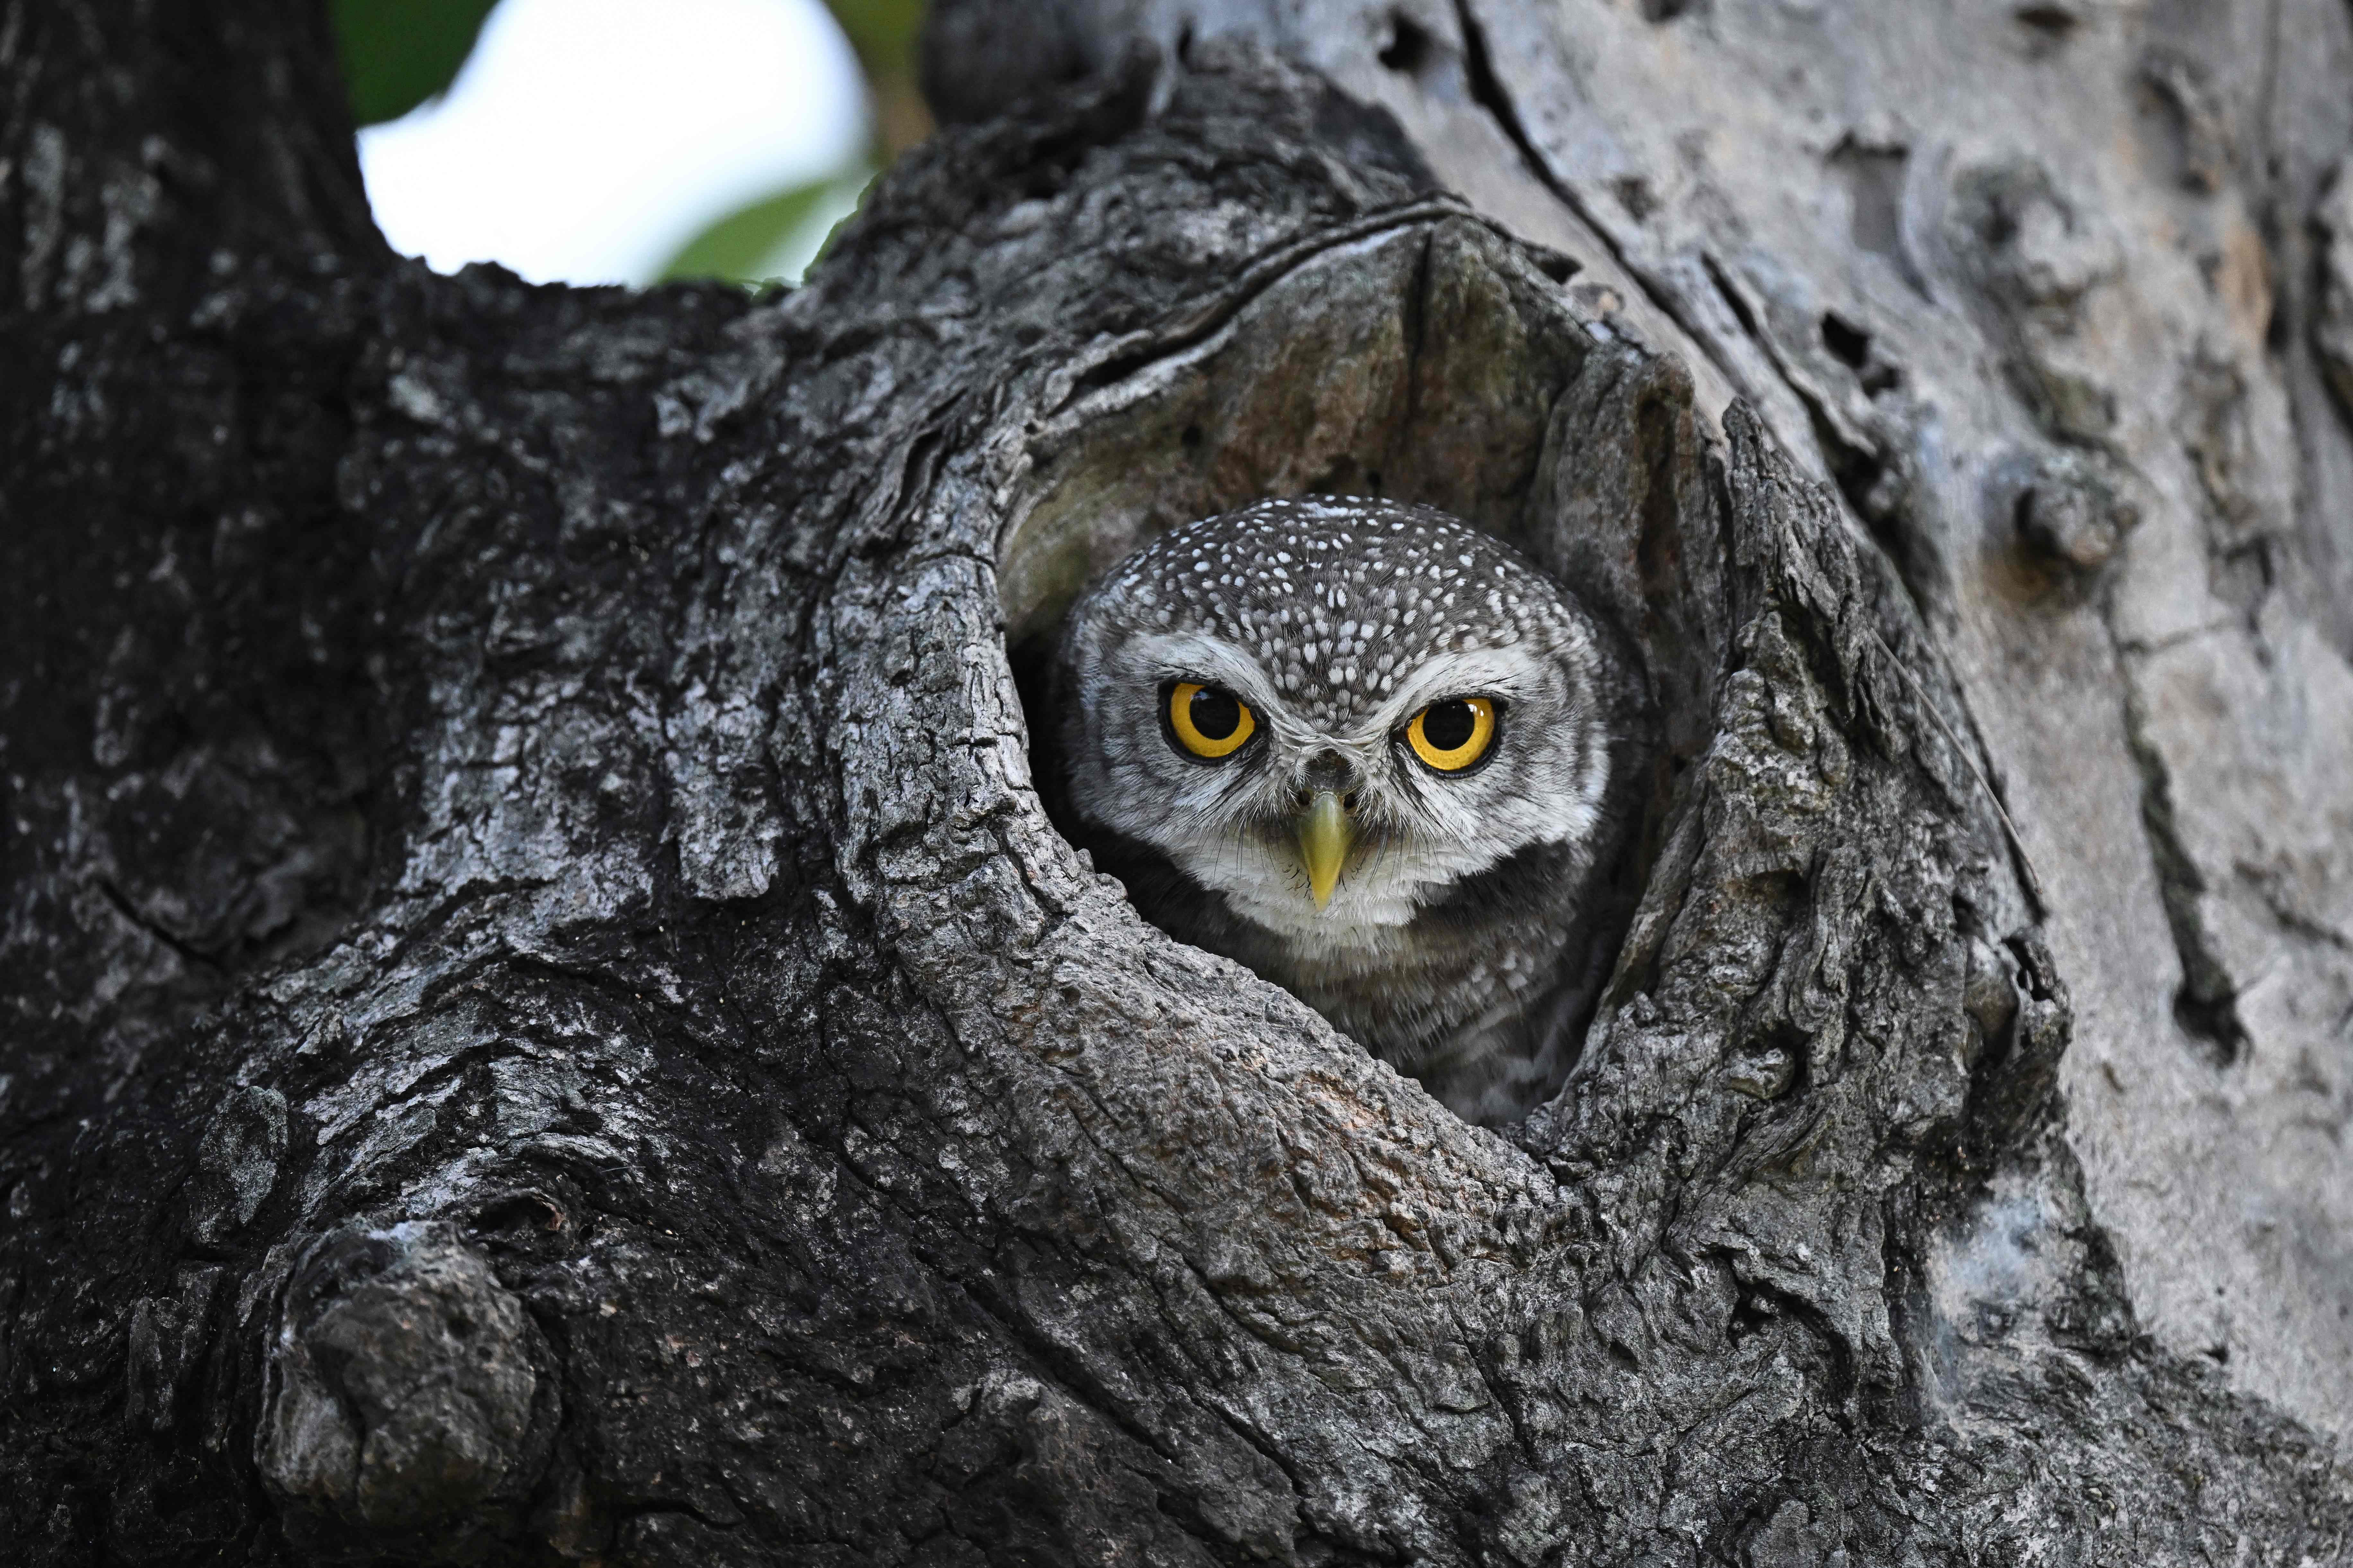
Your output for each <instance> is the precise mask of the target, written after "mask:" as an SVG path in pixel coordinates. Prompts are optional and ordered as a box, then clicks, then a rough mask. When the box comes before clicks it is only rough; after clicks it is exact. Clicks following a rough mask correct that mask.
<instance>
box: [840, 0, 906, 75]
mask: <svg viewBox="0 0 2353 1568" xmlns="http://www.w3.org/2000/svg"><path fill="white" fill-rule="evenodd" d="M825 8H826V9H827V10H828V11H830V12H832V13H833V19H834V20H835V21H837V22H839V23H840V24H841V30H842V32H843V33H844V34H846V35H847V36H848V37H849V47H851V48H853V49H856V50H857V51H858V63H859V64H860V65H861V66H863V67H865V68H866V75H867V79H869V80H870V81H871V80H873V79H877V78H882V77H904V78H907V79H911V80H912V79H913V77H914V74H915V36H916V35H917V34H918V33H920V32H922V31H923V0H826V3H825Z"/></svg>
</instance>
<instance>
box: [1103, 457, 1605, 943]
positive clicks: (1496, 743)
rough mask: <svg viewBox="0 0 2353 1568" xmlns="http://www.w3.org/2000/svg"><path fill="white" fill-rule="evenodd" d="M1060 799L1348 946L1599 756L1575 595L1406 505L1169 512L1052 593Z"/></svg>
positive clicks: (1261, 917)
mask: <svg viewBox="0 0 2353 1568" xmlns="http://www.w3.org/2000/svg"><path fill="white" fill-rule="evenodd" d="M1071 616H1072V618H1071V629H1070V631H1069V633H1068V634H1067V637H1066V642H1065V647H1064V650H1063V660H1064V664H1065V668H1066V670H1067V671H1068V673H1069V675H1070V677H1071V679H1070V681H1069V684H1068V686H1067V687H1066V690H1068V691H1069V692H1070V693H1071V695H1072V696H1073V697H1074V698H1075V700H1076V703H1077V709H1076V710H1075V711H1074V712H1071V714H1070V715H1069V716H1068V718H1067V720H1066V723H1068V724H1069V725H1070V726H1071V733H1070V736H1069V740H1070V745H1069V758H1070V765H1071V798H1072V802H1073V804H1074V805H1076V806H1077V807H1078V808H1079V810H1080V811H1081V812H1082V814H1083V815H1084V816H1086V817H1087V818H1088V819H1089V820H1091V821H1092V822H1094V823H1097V824H1099V825H1101V826H1103V827H1106V828H1109V829H1112V830H1113V831H1115V832H1117V833H1120V834H1122V835H1124V836H1126V837H1129V838H1131V839H1134V840H1137V841H1139V842H1141V843H1143V844H1145V845H1149V846H1150V847H1153V848H1154V849H1155V850H1157V851H1158V852H1159V853H1161V854H1163V855H1165V856H1166V857H1167V858H1168V859H1169V860H1170V861H1171V862H1173V863H1174V864H1175V865H1176V868H1178V869H1180V870H1181V871H1183V872H1184V873H1185V874H1186V875H1187V877H1190V878H1191V879H1194V880H1195V881H1196V882H1198V883H1199V884H1200V885H1201V886H1203V887H1205V888H1208V889H1213V890H1215V891H1216V892H1217V893H1219V894H1220V895H1222V896H1223V898H1224V899H1225V901H1226V902H1227V903H1228V904H1229V906H1230V907H1231V908H1232V909H1233V910H1234V912H1235V913H1236V914H1238V915H1240V916H1242V917H1243V918H1245V919H1248V920H1250V921H1256V922H1258V923H1259V924H1261V925H1262V926H1264V927H1266V928H1267V929H1268V930H1270V931H1275V932H1279V933H1282V934H1283V935H1285V936H1286V937H1287V938H1290V939H1293V940H1296V941H1298V942H1303V943H1306V944H1308V945H1310V946H1313V947H1315V948H1318V949H1322V948H1329V947H1333V946H1335V945H1337V946H1354V947H1356V948H1359V949H1364V948H1367V947H1371V946H1377V945H1379V944H1380V943H1381V942H1384V941H1387V940H1388V937H1385V936H1383V934H1382V933H1383V932H1388V933H1392V934H1394V933H1395V932H1396V931H1397V930H1398V928H1400V927H1403V926H1406V925H1409V924H1410V923H1411V922H1412V921H1414V920H1415V919H1416V918H1417V916H1418V915H1419V911H1420V910H1422V909H1423V908H1424V907H1425V906H1427V905H1428V904H1429V903H1430V900H1432V898H1434V897H1437V896H1440V895H1441V894H1442V893H1443V892H1444V890H1445V889H1449V888H1450V887H1451V886H1453V885H1454V884H1456V883H1458V882H1460V881H1461V879H1463V878H1466V877H1470V876H1474V875H1477V874H1478V873H1480V872H1482V871H1484V870H1486V869H1487V868H1490V867H1493V866H1494V865H1495V864H1497V863H1498V862H1499V861H1501V860H1503V859H1504V858H1506V857H1509V856H1511V855H1514V854H1515V853H1517V852H1519V851H1521V850H1523V849H1525V848H1526V847H1529V846H1531V845H1537V844H1556V843H1561V842H1564V841H1567V840H1569V839H1572V838H1576V837H1579V836H1581V835H1583V834H1584V833H1586V832H1587V831H1588V829H1589V828H1590V827H1591V826H1592V825H1593V823H1594V821H1595V820H1596V813H1597V811H1598V809H1599V800H1600V795H1601V789H1602V785H1603V783H1604V780H1605V779H1606V777H1607V773H1608V765H1609V759H1608V747H1607V742H1606V737H1605V736H1604V735H1603V734H1602V733H1601V729H1600V721H1599V702H1598V700H1597V697H1596V692H1595V689H1594V684H1595V679H1596V673H1597V669H1598V666H1597V664H1596V654H1595V651H1594V645H1593V642H1592V634H1591V631H1590V628H1589V626H1588V623H1587V621H1586V620H1585V618H1584V616H1582V614H1581V613H1580V612H1579V611H1577V609H1576V608H1575V607H1574V606H1573V605H1570V604H1569V603H1568V602H1567V600H1566V599H1565V597H1564V596H1563V595H1562V594H1561V593H1560V590H1559V589H1558V588H1557V587H1556V585H1555V584H1553V583H1552V582H1551V581H1550V580H1549V579H1547V578H1546V577H1545V576H1544V575H1543V574H1540V573H1538V572H1536V571H1535V569H1534V568H1533V567H1531V566H1529V565H1528V564H1527V563H1525V562H1524V561H1522V560H1521V559H1520V558H1519V557H1518V556H1516V555H1514V553H1512V552H1511V551H1510V550H1508V549H1506V548H1505V547H1504V546H1503V545H1502V544H1501V543H1499V542H1496V541H1495V540H1494V539H1493V538H1492V537H1490V536H1488V535H1486V534H1483V533H1480V532H1478V531H1475V530H1473V529H1472V528H1470V527H1469V526H1468V525H1466V524H1463V523H1461V522H1458V521H1454V520H1453V519H1451V518H1448V517H1445V516H1444V515H1443V514H1440V513H1437V512H1433V511H1430V510H1429V509H1427V508H1421V507H1407V506H1399V505H1398V504H1396V503H1394V502H1387V501H1379V500H1350V501H1340V500H1294V501H1266V502H1261V503H1260V504H1259V505H1257V506H1254V507H1249V508H1245V509H1243V510H1240V511H1238V512H1230V513H1228V514H1226V515H1225V516H1223V517H1219V518H1211V519H1208V520H1207V521H1202V522H1197V523H1190V524H1187V525H1185V526H1183V527H1181V528H1177V529H1175V530H1173V531H1170V532H1168V533H1166V534H1165V535H1163V536H1162V537H1161V538H1159V539H1158V540H1156V541H1155V542H1152V543H1151V544H1149V545H1146V546H1145V548H1144V549H1142V550H1140V551H1138V552H1136V553H1135V554H1134V555H1133V556H1131V557H1129V558H1128V560H1127V561H1126V562H1125V563H1123V564H1122V565H1121V566H1120V567H1119V568H1118V569H1117V570H1116V571H1115V572H1113V574H1112V575H1111V576H1110V577H1109V578H1108V579H1106V580H1105V581H1104V582H1103V583H1102V584H1100V585H1099V586H1097V588H1096V589H1095V590H1094V591H1093V592H1092V594H1090V595H1088V596H1087V598H1086V599H1084V600H1082V602H1081V603H1080V605H1078V606H1076V607H1075V608H1074V609H1073V610H1072V612H1071Z"/></svg>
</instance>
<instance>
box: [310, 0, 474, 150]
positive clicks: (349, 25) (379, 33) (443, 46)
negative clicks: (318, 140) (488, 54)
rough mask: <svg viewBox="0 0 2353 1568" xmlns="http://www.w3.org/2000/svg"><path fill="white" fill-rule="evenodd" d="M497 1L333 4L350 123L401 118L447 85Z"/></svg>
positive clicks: (347, 0)
mask: <svg viewBox="0 0 2353 1568" xmlns="http://www.w3.org/2000/svg"><path fill="white" fill-rule="evenodd" d="M494 4H496V0H333V17H334V25H335V52H336V53H337V54H338V55H339V56H340V57H341V58H342V60H343V89H344V90H345V91H346V92H348V93H349V94H350V95H351V100H352V123H353V124H354V125H375V124H376V123H378V122H379V121H386V120H397V119H399V118H400V117H401V116H402V115H404V114H406V113H407V112H408V111H409V110H412V109H414V108H416V107H417V105H418V104H420V103H422V102H424V101H425V100H427V99H428V98H431V97H432V96H433V95H434V94H435V93H437V92H439V91H440V90H441V89H443V88H446V87H448V85H449V82H450V79H452V78H453V77H455V76H456V75H457V74H458V68H459V66H462V65H464V64H465V63H466V57H467V55H469V54H470V53H471V52H472V51H473V47H474V39H475V38H476V37H479V36H480V33H481V31H482V18H484V17H485V16H489V15H490V14H491V5H494Z"/></svg>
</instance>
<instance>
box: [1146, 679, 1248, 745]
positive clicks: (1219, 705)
mask: <svg viewBox="0 0 2353 1568" xmlns="http://www.w3.org/2000/svg"><path fill="white" fill-rule="evenodd" d="M1168 731H1169V733H1171V734H1173V735H1175V736H1176V743H1177V744H1178V745H1180V746H1182V747H1184V748H1185V749H1186V750H1187V752H1191V753H1192V754H1193V755H1195V756H1197V757H1201V758H1205V759H1207V760H1208V761H1210V762H1215V761H1217V760H1218V759H1219V758H1220V757H1229V756H1231V755H1233V754H1234V753H1235V752H1238V751H1240V750H1241V748H1242V742H1245V741H1248V740H1249V739H1250V736H1251V735H1253V734H1255V733H1256V732H1257V731H1258V719H1257V716H1256V715H1254V714H1252V713H1251V712H1250V704H1249V703H1247V702H1244V701H1243V700H1241V699H1240V698H1239V697H1237V696H1235V695H1234V694H1233V693H1232V692H1230V691H1220V690H1219V689H1218V688H1216V687H1214V686H1203V685H1201V684H1200V683H1199V682H1198V681H1192V680H1180V681H1178V682H1177V683H1176V685H1174V686H1172V687H1170V688H1169V689H1168Z"/></svg>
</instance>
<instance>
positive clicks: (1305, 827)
mask: <svg viewBox="0 0 2353 1568" xmlns="http://www.w3.org/2000/svg"><path fill="white" fill-rule="evenodd" d="M1355 840H1356V828H1355V826H1352V825H1351V824H1350V823H1349V821H1348V814H1347V812H1346V811H1345V810H1344V809H1342V807H1341V805H1340V792H1339V791H1337V790H1330V789H1319V790H1317V791H1316V792H1315V795H1314V799H1312V800H1310V801H1309V802H1308V803H1307V809H1306V810H1305V811H1303V812H1301V813H1300V814H1299V858H1300V859H1301V860H1302V861H1303V862H1304V863H1305V864H1306V867H1307V885H1308V887H1309V888H1311V889H1314V894H1315V907H1316V908H1317V909H1319V910H1320V909H1323V908H1324V907H1325V906H1327V905H1329V904H1330V903H1331V901H1332V889H1335V888H1336V887H1338V886H1339V885H1340V864H1341V862H1342V861H1344V860H1345V859H1347V858H1348V846H1349V845H1350V844H1351V843H1353V842H1355Z"/></svg>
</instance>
